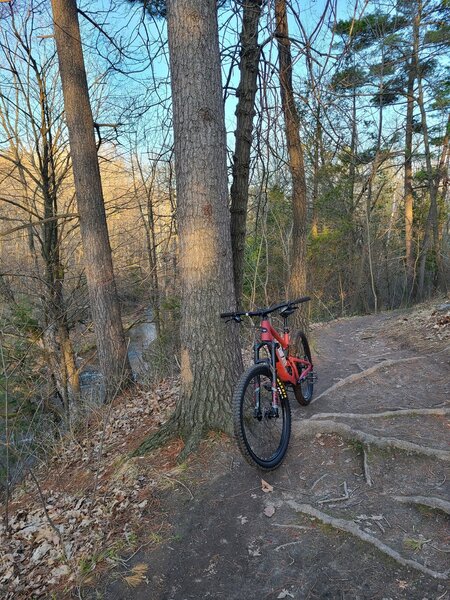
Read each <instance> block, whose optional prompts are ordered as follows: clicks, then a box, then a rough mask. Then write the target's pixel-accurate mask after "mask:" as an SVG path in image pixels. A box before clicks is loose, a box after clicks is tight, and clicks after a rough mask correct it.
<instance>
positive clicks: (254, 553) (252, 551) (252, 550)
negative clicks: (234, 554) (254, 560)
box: [247, 546, 261, 556]
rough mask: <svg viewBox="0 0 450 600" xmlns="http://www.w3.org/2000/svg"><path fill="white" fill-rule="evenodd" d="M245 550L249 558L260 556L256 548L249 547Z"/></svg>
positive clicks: (259, 551)
mask: <svg viewBox="0 0 450 600" xmlns="http://www.w3.org/2000/svg"><path fill="white" fill-rule="evenodd" d="M247 550H248V553H249V555H250V556H261V550H260V549H259V547H258V546H249V547H248V548H247Z"/></svg>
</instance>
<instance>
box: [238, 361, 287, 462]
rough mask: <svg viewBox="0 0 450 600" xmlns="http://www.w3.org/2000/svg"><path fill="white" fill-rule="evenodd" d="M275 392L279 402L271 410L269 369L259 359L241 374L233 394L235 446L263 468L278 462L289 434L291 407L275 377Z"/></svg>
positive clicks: (282, 454) (281, 385) (270, 372)
mask: <svg viewBox="0 0 450 600" xmlns="http://www.w3.org/2000/svg"><path fill="white" fill-rule="evenodd" d="M277 393H278V402H279V406H278V408H277V410H274V409H273V407H272V370H271V368H270V366H269V365H268V364H265V363H260V364H255V365H253V366H252V367H250V369H248V370H247V371H246V372H245V373H244V374H243V375H242V377H241V379H240V380H239V383H238V385H237V387H236V391H235V393H234V396H233V425H234V435H235V438H236V441H237V444H238V446H239V449H240V451H241V453H242V455H243V456H244V458H245V459H246V461H247V462H248V463H249V464H250V465H252V466H255V465H256V466H257V467H259V468H260V469H263V470H265V471H271V470H273V469H276V468H277V467H278V466H279V465H280V464H281V462H282V460H283V458H284V456H285V454H286V451H287V448H288V444H289V438H290V435H291V409H290V406H289V400H288V398H287V394H286V389H285V387H284V385H283V384H282V382H281V381H279V380H277ZM258 399H259V403H258Z"/></svg>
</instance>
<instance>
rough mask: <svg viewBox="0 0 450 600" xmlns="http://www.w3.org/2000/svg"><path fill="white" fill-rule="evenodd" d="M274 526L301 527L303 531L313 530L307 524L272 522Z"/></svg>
mask: <svg viewBox="0 0 450 600" xmlns="http://www.w3.org/2000/svg"><path fill="white" fill-rule="evenodd" d="M272 526H273V527H286V528H287V529H301V530H302V531H307V530H311V529H312V527H308V526H307V525H289V524H288V525H284V524H283V523H272Z"/></svg>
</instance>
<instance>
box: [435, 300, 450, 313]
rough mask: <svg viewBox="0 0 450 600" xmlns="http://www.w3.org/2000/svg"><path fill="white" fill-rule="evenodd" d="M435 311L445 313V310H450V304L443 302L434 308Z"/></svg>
mask: <svg viewBox="0 0 450 600" xmlns="http://www.w3.org/2000/svg"><path fill="white" fill-rule="evenodd" d="M436 310H438V311H439V312H446V311H447V310H450V302H444V304H439V305H438V306H436Z"/></svg>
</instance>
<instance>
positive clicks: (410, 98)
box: [404, 44, 416, 298]
mask: <svg viewBox="0 0 450 600" xmlns="http://www.w3.org/2000/svg"><path fill="white" fill-rule="evenodd" d="M413 46H414V48H413V54H412V56H411V62H410V64H409V67H408V87H407V98H406V124H405V184H404V194H405V261H406V293H407V297H408V298H410V297H411V295H412V289H413V285H414V271H415V264H414V252H413V210H414V198H413V186H412V140H413V115H414V82H415V79H416V70H415V58H414V55H415V47H416V44H414V45H413Z"/></svg>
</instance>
